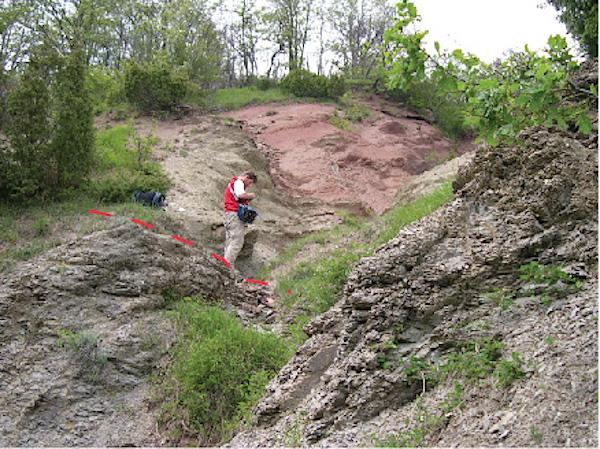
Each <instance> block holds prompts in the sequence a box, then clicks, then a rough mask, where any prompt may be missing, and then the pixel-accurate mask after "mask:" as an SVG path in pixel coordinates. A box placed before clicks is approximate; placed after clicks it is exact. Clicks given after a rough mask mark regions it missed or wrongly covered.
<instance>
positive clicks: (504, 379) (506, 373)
mask: <svg viewBox="0 0 600 449" xmlns="http://www.w3.org/2000/svg"><path fill="white" fill-rule="evenodd" d="M494 376H495V377H497V378H498V386H499V387H509V386H511V385H512V384H513V382H514V381H515V380H517V379H520V378H522V377H523V376H525V371H523V360H521V358H520V357H519V354H518V353H516V352H513V353H512V358H511V360H500V362H499V363H498V366H497V367H496V370H495V371H494Z"/></svg>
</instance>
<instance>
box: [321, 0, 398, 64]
mask: <svg viewBox="0 0 600 449" xmlns="http://www.w3.org/2000/svg"><path fill="white" fill-rule="evenodd" d="M393 13H394V10H393V8H391V7H390V6H389V5H388V3H387V2H386V1H385V0H340V1H336V2H333V3H332V4H331V5H330V6H329V9H328V18H329V20H328V21H329V24H330V26H331V27H332V29H333V30H334V32H335V34H334V36H335V37H334V40H333V43H332V45H331V49H332V50H333V52H334V53H335V54H336V55H337V56H338V57H339V58H340V59H341V61H340V62H338V65H339V66H340V67H341V68H342V70H343V71H344V72H345V73H346V75H347V76H368V75H369V73H370V72H371V70H372V69H373V68H375V67H376V66H377V63H378V62H379V60H380V58H381V53H380V48H381V45H382V44H383V40H384V33H385V30H386V29H388V28H390V27H391V26H392V25H393V18H394V14H393Z"/></svg>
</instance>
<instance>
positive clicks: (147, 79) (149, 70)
mask: <svg viewBox="0 0 600 449" xmlns="http://www.w3.org/2000/svg"><path fill="white" fill-rule="evenodd" d="M124 82H125V95H126V96H127V99H128V100H129V101H130V102H131V103H132V104H134V105H136V106H138V107H140V108H141V109H143V110H148V111H172V110H173V109H175V108H177V107H179V106H181V102H182V101H183V99H184V98H185V96H186V93H187V89H188V80H187V77H186V76H184V75H183V74H182V73H180V72H177V73H175V72H173V71H172V70H171V69H170V68H168V67H166V66H164V65H162V64H158V63H153V64H146V65H143V66H142V65H139V64H136V63H131V64H129V65H128V66H127V68H126V70H125V80H124Z"/></svg>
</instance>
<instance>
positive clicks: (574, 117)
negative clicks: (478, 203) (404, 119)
mask: <svg viewBox="0 0 600 449" xmlns="http://www.w3.org/2000/svg"><path fill="white" fill-rule="evenodd" d="M398 12H399V20H398V21H397V22H396V24H395V26H394V27H393V28H392V29H390V30H388V31H387V32H386V45H387V51H386V53H385V64H386V70H387V71H386V77H387V81H386V85H387V87H388V88H389V89H401V90H409V89H410V88H411V87H412V86H413V85H414V84H416V83H419V82H421V81H422V80H424V79H428V78H429V79H432V80H433V81H435V83H436V85H437V86H438V87H439V92H438V95H440V96H452V97H453V98H458V99H461V100H462V101H463V102H464V103H465V104H466V105H467V109H466V111H465V119H466V123H467V124H471V125H474V126H475V127H477V129H478V130H479V135H480V138H481V139H484V140H485V141H486V142H487V143H488V144H490V145H494V146H495V145H498V144H499V142H500V141H501V140H506V141H508V142H510V141H512V140H514V138H515V136H516V135H517V134H518V133H519V132H520V130H522V129H523V128H525V127H527V126H532V125H542V126H547V127H550V126H554V125H556V126H559V127H561V128H567V127H570V126H572V127H578V128H579V131H581V132H582V133H584V134H588V133H589V132H590V131H591V121H590V119H589V117H588V115H587V111H588V109H589V105H588V103H587V102H586V101H583V102H582V101H575V100H574V99H572V98H566V95H568V92H569V78H568V75H569V73H570V72H571V71H573V70H574V69H576V68H578V64H577V62H576V61H574V60H573V58H572V56H571V55H570V53H569V50H568V48H567V44H566V41H565V39H564V38H562V37H560V36H554V37H551V38H550V39H549V40H548V45H549V49H548V50H547V55H546V56H544V55H539V54H536V53H534V52H531V51H529V50H528V49H527V47H525V52H523V53H513V54H512V55H511V56H510V57H509V58H508V59H507V60H506V61H504V62H501V63H497V64H494V65H487V64H484V63H482V62H481V61H480V60H479V59H478V58H477V57H476V56H474V55H465V54H464V53H463V52H462V51H461V50H454V51H453V52H452V53H446V52H442V51H441V50H440V47H439V44H437V43H436V51H437V54H436V55H435V56H431V55H429V54H428V53H427V52H426V51H425V50H424V49H423V47H422V45H421V41H422V40H423V38H424V37H425V36H426V34H427V32H422V33H409V32H408V31H407V27H408V26H409V25H410V24H412V23H413V22H414V21H417V20H419V19H420V17H419V15H418V13H417V9H416V7H415V6H414V4H413V3H411V2H409V1H408V0H403V1H402V2H401V3H399V4H398ZM587 93H588V98H589V99H592V98H593V96H594V95H595V96H597V87H596V86H590V90H589V91H588V92H587Z"/></svg>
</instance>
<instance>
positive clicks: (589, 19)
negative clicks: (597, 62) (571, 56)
mask: <svg viewBox="0 0 600 449" xmlns="http://www.w3.org/2000/svg"><path fill="white" fill-rule="evenodd" d="M548 3H550V4H551V5H553V6H554V7H555V8H556V10H557V11H558V12H559V13H560V16H559V17H560V21H561V22H562V23H564V24H565V25H566V26H567V30H569V33H571V35H572V36H573V37H575V38H576V39H577V40H578V41H579V43H580V44H581V47H582V48H583V50H584V51H585V53H587V55H588V56H589V57H590V58H597V57H598V1H597V0H548Z"/></svg>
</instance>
